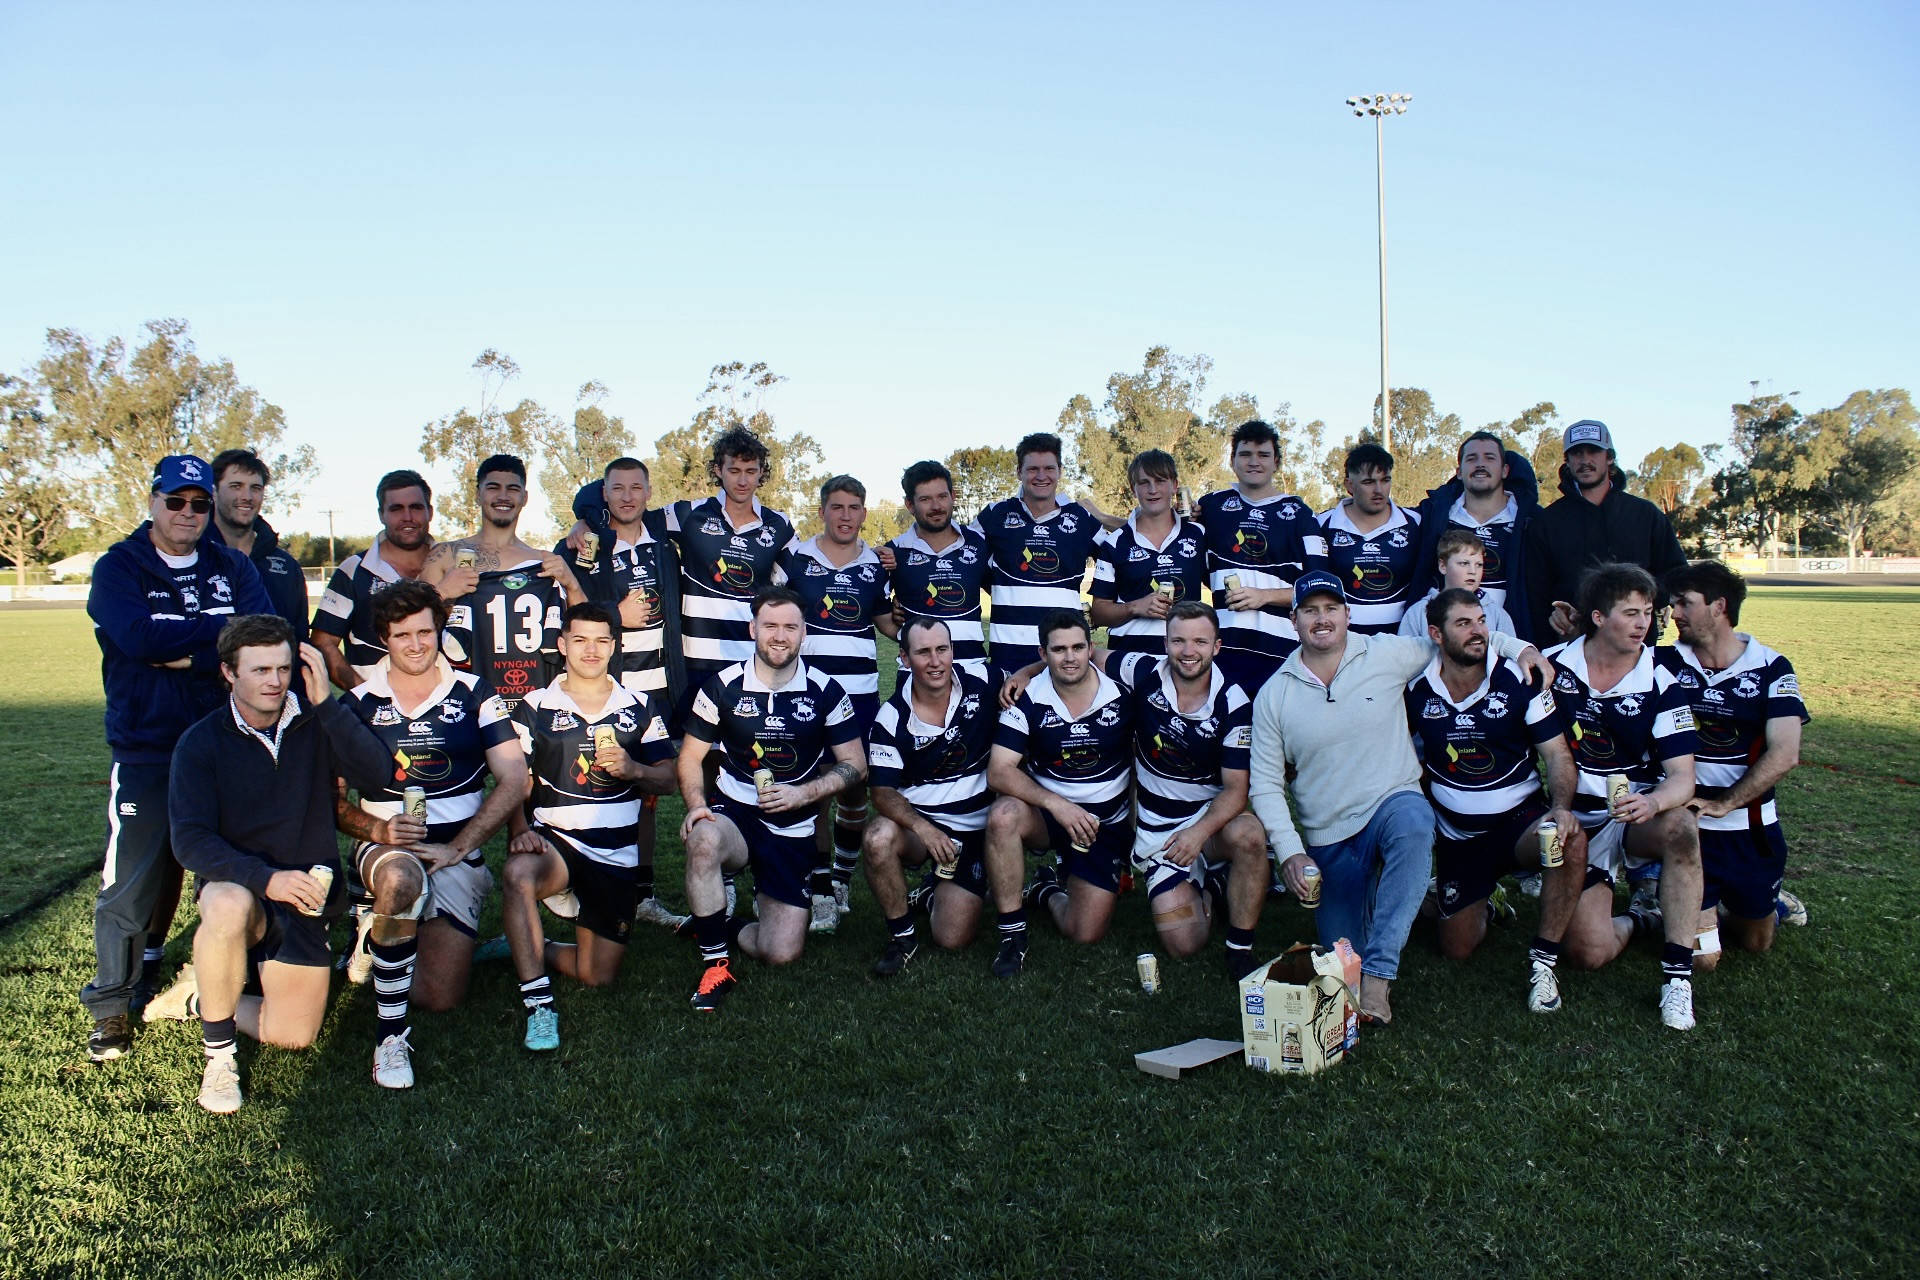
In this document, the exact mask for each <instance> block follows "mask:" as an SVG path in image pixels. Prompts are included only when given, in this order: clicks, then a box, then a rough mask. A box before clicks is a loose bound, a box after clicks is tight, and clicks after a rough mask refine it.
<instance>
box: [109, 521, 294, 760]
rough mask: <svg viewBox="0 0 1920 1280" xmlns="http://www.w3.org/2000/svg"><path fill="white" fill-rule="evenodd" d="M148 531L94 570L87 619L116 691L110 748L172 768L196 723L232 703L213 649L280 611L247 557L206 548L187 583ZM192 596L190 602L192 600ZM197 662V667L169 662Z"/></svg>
mask: <svg viewBox="0 0 1920 1280" xmlns="http://www.w3.org/2000/svg"><path fill="white" fill-rule="evenodd" d="M152 529H153V522H152V521H150V520H149V521H148V522H146V523H145V524H142V525H141V526H140V527H139V528H138V529H135V530H134V531H133V534H132V535H131V536H130V537H128V538H126V539H124V540H123V541H120V542H116V543H114V544H113V546H111V547H109V548H108V549H107V553H106V554H105V555H103V556H101V557H100V559H99V560H97V561H96V562H95V563H94V566H93V586H92V587H91V589H89V591H88V592H87V616H88V617H90V618H92V619H93V634H94V638H95V639H97V640H98V641H99V642H100V681H101V683H102V684H103V685H105V686H106V692H107V745H108V746H109V747H111V748H112V749H113V758H114V759H115V760H116V761H119V762H121V763H124V764H165V763H167V762H168V761H169V760H171V759H173V748H174V745H175V744H176V743H178V742H179V741H180V735H181V734H183V733H185V732H186V731H187V728H188V726H189V725H191V724H193V722H194V721H196V720H198V719H200V718H201V717H202V716H204V715H206V714H207V712H209V711H211V710H212V709H213V708H215V707H217V706H219V705H220V704H221V703H222V702H224V701H225V700H226V697H227V686H226V681H225V680H223V679H222V678H221V676H220V655H219V653H218V651H217V650H216V649H215V648H214V643H215V641H217V640H218V639H219V637H220V629H221V628H222V627H224V626H226V625H227V620H228V619H229V618H232V617H234V616H235V615H236V614H243V613H272V612H273V601H272V600H271V599H269V598H268V596H267V593H266V589H265V588H264V587H262V586H261V585H260V575H259V574H258V573H255V572H254V568H253V565H252V563H251V562H250V561H248V559H247V558H246V557H245V556H243V555H241V554H240V553H239V552H238V551H235V550H234V549H233V548H231V547H227V546H222V545H218V544H209V543H205V542H203V543H201V544H200V546H199V548H198V550H199V552H200V560H199V563H197V564H196V565H195V566H194V567H193V569H191V570H182V571H180V573H181V574H182V575H184V576H185V577H186V580H185V581H183V580H182V579H180V578H176V576H175V570H173V569H171V568H169V567H168V566H167V563H166V562H165V561H164V560H162V559H161V558H160V553H159V551H158V550H157V549H155V547H154V545H153V539H152V537H151V536H150V534H151V532H152ZM189 595H191V597H192V598H191V599H189V598H187V597H188V596H189ZM178 658H190V659H192V665H191V666H188V667H181V668H173V667H167V666H164V665H162V664H164V663H168V662H172V661H174V660H176V659H178Z"/></svg>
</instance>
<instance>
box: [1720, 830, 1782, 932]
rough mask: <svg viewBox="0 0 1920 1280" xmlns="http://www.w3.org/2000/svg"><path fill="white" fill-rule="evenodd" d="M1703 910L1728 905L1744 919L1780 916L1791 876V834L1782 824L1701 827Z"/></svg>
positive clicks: (1730, 909)
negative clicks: (1737, 828)
mask: <svg viewBox="0 0 1920 1280" xmlns="http://www.w3.org/2000/svg"><path fill="white" fill-rule="evenodd" d="M1700 869H1701V871H1702V872H1703V873H1704V877H1703V879H1704V882H1703V886H1702V889H1701V893H1700V908H1701V910H1703V911H1710V910H1712V909H1713V908H1714V907H1720V906H1724V907H1725V908H1726V909H1727V914H1728V915H1730V916H1733V917H1735V918H1736V919H1740V920H1765V919H1766V918H1767V917H1769V916H1771V915H1773V914H1774V904H1775V903H1776V902H1777V901H1779V898H1780V881H1781V880H1782V879H1783V878H1784V877H1785V876H1786V874H1787V836H1786V832H1785V831H1783V830H1782V829H1781V827H1780V824H1779V823H1777V822H1774V823H1768V824H1766V825H1763V826H1761V827H1758V828H1752V827H1750V828H1748V829H1747V830H1745V831H1708V830H1707V829H1706V828H1705V827H1702V828H1701V829H1700Z"/></svg>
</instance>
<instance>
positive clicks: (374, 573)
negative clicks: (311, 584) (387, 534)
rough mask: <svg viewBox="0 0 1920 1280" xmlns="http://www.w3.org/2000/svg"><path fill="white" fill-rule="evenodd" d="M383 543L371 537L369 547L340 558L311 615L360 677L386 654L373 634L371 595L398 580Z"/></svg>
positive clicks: (362, 677)
mask: <svg viewBox="0 0 1920 1280" xmlns="http://www.w3.org/2000/svg"><path fill="white" fill-rule="evenodd" d="M383 545H384V543H383V541H382V539H380V538H375V539H374V540H373V545H372V546H371V547H368V548H367V549H366V550H365V551H362V552H360V553H359V554H358V555H351V556H348V557H347V558H346V559H345V560H342V561H341V562H340V563H339V565H338V566H337V567H336V568H335V569H334V571H333V577H332V578H331V579H329V580H328V582H327V590H326V594H325V595H323V596H321V597H320V607H319V608H318V609H317V610H316V611H315V613H314V615H313V629H314V630H315V631H319V632H323V633H325V634H327V635H330V636H334V637H336V638H338V639H339V641H340V653H341V656H342V657H344V658H346V660H347V665H348V666H350V667H352V668H353V669H354V670H355V671H356V672H358V673H359V675H360V678H361V679H363V680H364V679H365V678H366V677H367V675H368V673H370V672H371V671H372V670H373V669H374V668H375V667H377V666H379V665H380V659H382V658H384V657H386V656H387V646H386V645H385V644H383V643H381V641H380V640H379V638H378V637H376V636H375V635H374V634H373V597H374V596H375V595H377V594H378V593H380V592H381V591H383V590H385V589H386V588H388V587H390V586H392V585H393V584H394V583H396V582H399V581H400V580H401V577H400V571H399V570H398V569H396V568H394V567H393V566H392V565H390V564H388V563H387V562H386V560H385V558H383V557H382V556H381V554H380V548H381V547H382V546H383Z"/></svg>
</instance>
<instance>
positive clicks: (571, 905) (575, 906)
mask: <svg viewBox="0 0 1920 1280" xmlns="http://www.w3.org/2000/svg"><path fill="white" fill-rule="evenodd" d="M540 901H542V902H544V903H546V904H547V910H549V911H551V912H553V914H555V915H557V916H559V917H560V918H561V919H562V920H571V919H573V918H574V917H575V916H577V915H579V914H580V899H579V898H577V897H575V896H574V893H573V890H571V889H562V890H561V891H560V892H558V893H556V894H554V895H553V896H552V897H551V898H542V899H540Z"/></svg>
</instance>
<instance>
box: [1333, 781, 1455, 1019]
mask: <svg viewBox="0 0 1920 1280" xmlns="http://www.w3.org/2000/svg"><path fill="white" fill-rule="evenodd" d="M1307 854H1308V856H1309V857H1311V858H1312V859H1313V861H1314V862H1315V863H1316V864H1318V865H1319V867H1320V876H1321V880H1320V910H1319V911H1317V912H1315V914H1316V915H1317V916H1318V917H1319V922H1318V923H1319V928H1320V944H1321V945H1322V946H1327V947H1330V946H1332V945H1333V944H1334V942H1335V941H1336V940H1337V939H1340V938H1345V939H1346V940H1347V941H1348V942H1351V943H1352V944H1353V949H1354V950H1355V951H1358V952H1359V953H1360V972H1362V973H1364V974H1367V975H1368V976H1370V977H1375V978H1385V979H1387V980H1388V981H1391V980H1393V979H1394V978H1397V977H1399V976H1400V950H1401V948H1402V947H1405V946H1406V945H1407V935H1408V934H1409V933H1411V932H1412V931H1413V920H1414V917H1415V916H1417V915H1419V914H1420V900H1421V899H1422V898H1424V897H1426V894H1427V881H1428V880H1429V879H1430V878H1431V877H1432V875H1433V809H1432V807H1431V806H1429V805H1428V804H1427V798H1426V797H1425V796H1423V795H1421V794H1420V793H1419V792H1417V791H1402V792H1399V793H1398V794H1396V795H1391V796H1388V797H1387V798H1386V799H1385V800H1384V801H1382V802H1381V804H1380V807H1379V808H1378V809H1375V810H1374V811H1373V817H1371V818H1369V819H1367V825H1366V826H1364V827H1362V828H1361V829H1360V830H1358V831H1356V832H1354V833H1353V834H1352V835H1350V836H1348V837H1347V838H1346V839H1345V840H1341V841H1338V842H1336V843H1334V844H1322V845H1309V846H1307Z"/></svg>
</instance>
